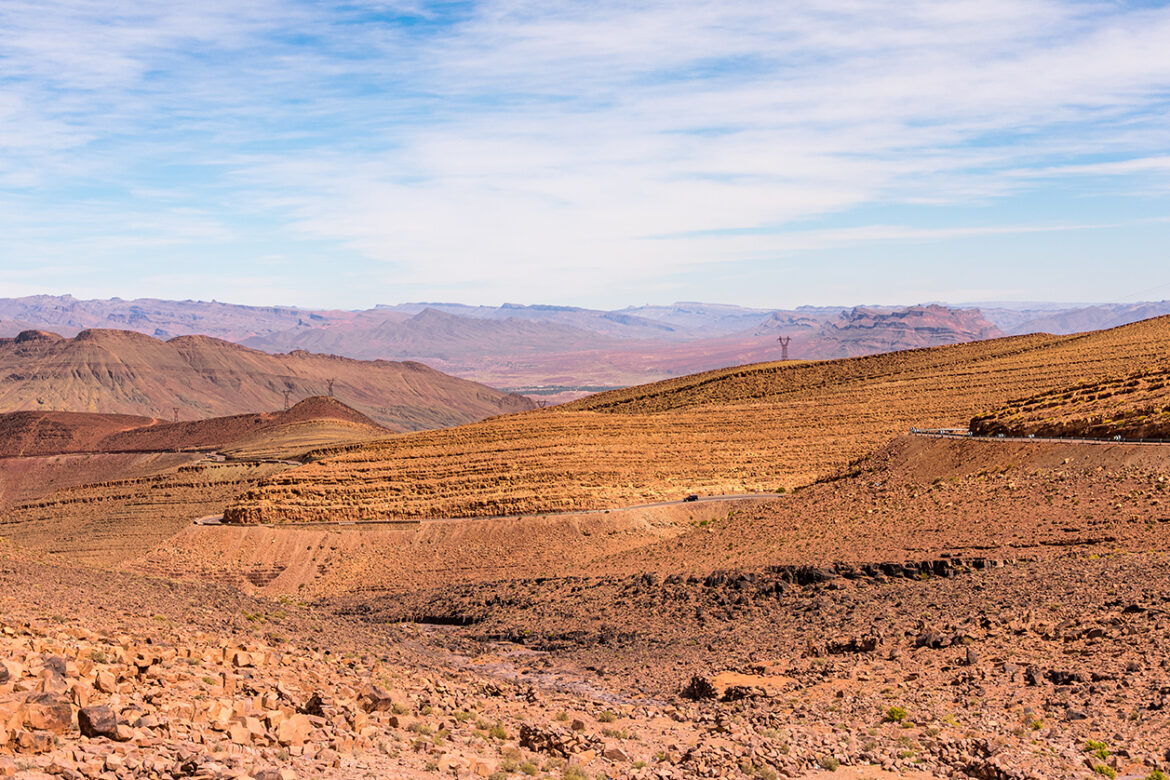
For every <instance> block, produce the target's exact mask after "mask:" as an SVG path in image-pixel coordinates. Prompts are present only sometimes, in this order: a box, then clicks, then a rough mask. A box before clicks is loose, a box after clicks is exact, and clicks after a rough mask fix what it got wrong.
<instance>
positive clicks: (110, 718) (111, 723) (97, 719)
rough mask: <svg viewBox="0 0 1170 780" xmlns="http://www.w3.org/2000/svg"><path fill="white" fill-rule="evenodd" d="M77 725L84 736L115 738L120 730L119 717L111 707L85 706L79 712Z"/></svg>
mask: <svg viewBox="0 0 1170 780" xmlns="http://www.w3.org/2000/svg"><path fill="white" fill-rule="evenodd" d="M77 726H78V727H79V728H80V729H81V734H82V736H85V737H105V738H106V739H114V737H115V736H116V735H117V731H118V719H117V717H115V716H114V711H113V710H111V709H110V708H109V707H105V706H96V707H83V708H82V709H80V710H78V712H77Z"/></svg>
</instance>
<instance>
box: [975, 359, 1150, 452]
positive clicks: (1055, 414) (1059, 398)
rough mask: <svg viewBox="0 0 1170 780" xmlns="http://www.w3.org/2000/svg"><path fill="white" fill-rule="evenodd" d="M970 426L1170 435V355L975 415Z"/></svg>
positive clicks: (1015, 432) (989, 432) (1012, 432)
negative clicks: (1158, 363) (1157, 364)
mask: <svg viewBox="0 0 1170 780" xmlns="http://www.w3.org/2000/svg"><path fill="white" fill-rule="evenodd" d="M971 430H972V431H973V432H974V433H976V434H980V435H984V436H994V435H997V434H1005V435H1008V436H1028V435H1034V436H1062V437H1068V436H1085V437H1089V438H1111V437H1114V436H1121V437H1122V438H1125V439H1170V358H1168V359H1167V362H1166V363H1164V364H1163V366H1162V367H1161V368H1158V369H1153V370H1146V371H1139V372H1137V373H1134V374H1130V375H1127V376H1123V377H1119V378H1116V379H1109V380H1105V381H1099V382H1085V383H1082V384H1079V385H1076V386H1073V387H1064V388H1061V389H1058V390H1050V391H1048V392H1044V393H1038V394H1036V395H1033V396H1030V397H1028V398H1024V399H1022V400H1017V401H1013V402H1011V403H1009V404H1007V405H1006V406H1004V407H1003V408H1001V409H998V410H996V411H995V412H993V413H991V414H988V415H982V416H979V417H976V418H975V419H974V420H972V421H971Z"/></svg>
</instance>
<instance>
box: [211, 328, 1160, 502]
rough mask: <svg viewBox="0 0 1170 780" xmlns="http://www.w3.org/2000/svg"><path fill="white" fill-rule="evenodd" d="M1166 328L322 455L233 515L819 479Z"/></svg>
mask: <svg viewBox="0 0 1170 780" xmlns="http://www.w3.org/2000/svg"><path fill="white" fill-rule="evenodd" d="M1167 343H1170V319H1168V318H1161V319H1156V320H1148V321H1145V322H1141V323H1136V324H1134V325H1128V326H1125V327H1122V328H1117V329H1114V330H1111V331H1102V332H1095V333H1089V334H1082V335H1076V336H1021V337H1013V338H1004V339H996V340H992V341H984V342H976V343H970V344H960V345H955V346H949V347H938V348H931V349H923V350H912V351H908V352H897V353H890V354H883V355H875V356H871V357H863V358H853V359H847V360H837V361H827V362H811V363H764V364H758V365H750V366H740V367H736V368H730V369H723V370H720V371H713V372H709V373H707V374H699V375H695V376H690V377H684V378H680V379H677V380H670V381H666V382H660V383H656V384H652V385H645V386H641V387H636V388H630V389H627V390H619V391H612V392H608V393H601V394H598V395H595V396H590V397H589V398H586V399H582V400H581V401H578V402H575V403H573V404H569V405H567V406H564V407H559V408H555V409H551V408H550V409H545V410H540V411H536V412H531V413H528V414H524V415H513V416H508V417H502V418H498V419H493V420H489V421H486V422H483V423H479V424H476V425H470V426H463V427H460V428H456V429H453V430H448V431H441V432H426V433H419V434H411V435H406V436H397V437H392V438H390V439H387V440H385V441H383V442H379V443H377V444H372V445H368V446H357V447H352V448H346V449H342V450H335V451H323V452H321V453H319V457H318V459H317V460H316V461H315V462H313V463H309V464H307V465H305V466H303V467H300V468H298V469H295V470H292V471H289V472H287V473H284V474H281V475H278V476H276V477H274V478H272V479H270V480H267V481H265V482H263V483H262V484H261V485H260V486H259V487H257V488H255V489H254V490H251V491H249V492H248V493H247V494H245V495H244V496H243V497H242V498H241V499H240V500H238V501H236V502H235V503H234V504H233V505H232V506H231V507H230V508H229V510H228V512H227V515H226V516H227V518H228V519H230V520H232V521H235V522H298V521H305V520H360V519H379V518H397V517H405V518H409V517H444V516H467V515H479V516H490V515H504V514H515V513H534V512H549V511H566V510H576V509H586V508H606V507H612V506H620V505H625V504H632V503H638V502H643V501H652V500H658V499H671V498H681V497H682V496H683V495H685V494H687V493H691V492H695V493H702V494H733V493H740V492H745V491H746V492H771V491H774V490H777V489H780V488H792V487H796V486H798V485H801V484H805V483H808V482H811V481H813V480H814V479H816V478H817V477H819V476H824V475H826V474H828V473H831V472H833V471H834V470H836V469H838V468H840V467H841V466H842V465H844V464H845V463H847V462H848V461H849V460H851V459H853V458H856V457H859V456H861V455H863V454H865V453H867V452H869V451H871V450H873V449H874V448H876V447H878V446H881V445H882V444H883V443H885V442H886V441H888V440H889V439H890V438H891V437H893V436H895V435H897V434H899V433H902V432H904V431H906V430H908V429H909V428H911V427H915V426H916V427H931V426H939V427H953V426H964V425H966V423H967V421H968V420H970V419H971V418H972V417H973V416H975V415H977V414H980V413H981V412H985V411H987V410H989V409H994V408H997V407H999V406H1002V405H1003V404H1004V403H1005V402H1007V400H1008V399H1010V398H1014V397H1018V396H1019V395H1020V394H1021V393H1028V392H1036V391H1040V390H1044V389H1048V388H1051V387H1054V386H1062V385H1068V384H1070V383H1073V382H1077V381H1081V382H1083V381H1090V380H1103V379H1107V378H1109V377H1113V376H1119V375H1126V374H1129V373H1132V372H1135V371H1139V370H1144V369H1146V368H1147V367H1149V366H1151V365H1154V364H1156V363H1158V362H1159V361H1161V360H1163V359H1164V357H1163V356H1164V354H1165V347H1166V344H1167Z"/></svg>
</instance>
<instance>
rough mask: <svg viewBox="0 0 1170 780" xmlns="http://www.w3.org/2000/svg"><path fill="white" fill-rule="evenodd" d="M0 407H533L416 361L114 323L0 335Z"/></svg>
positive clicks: (467, 416)
mask: <svg viewBox="0 0 1170 780" xmlns="http://www.w3.org/2000/svg"><path fill="white" fill-rule="evenodd" d="M0 376H3V377H4V382H3V384H0V410H3V411H18V410H19V411H26V410H36V411H49V410H60V411H73V412H82V411H84V412H102V413H107V414H128V415H141V416H147V417H156V418H160V419H166V420H171V419H173V418H174V417H176V416H177V417H178V418H179V419H183V420H191V419H202V418H206V417H219V416H226V415H232V414H241V413H250V412H253V411H255V410H256V409H277V408H281V407H282V406H283V405H284V404H285V402H286V393H287V396H288V398H289V399H291V400H292V401H294V402H295V401H298V400H301V399H304V398H307V397H310V396H319V395H327V394H329V383H330V381H331V380H332V381H333V383H334V386H333V394H334V395H335V396H336V397H337V398H338V399H340V400H342V401H344V402H345V403H346V404H348V405H349V406H352V407H353V408H355V409H357V410H359V411H360V412H362V413H363V414H365V415H367V416H369V417H370V418H372V419H374V420H375V421H376V422H377V423H378V424H380V425H383V426H386V427H389V428H393V429H396V430H420V429H425V428H438V427H443V426H448V425H458V424H460V423H466V422H472V421H475V420H481V419H483V418H485V417H490V416H493V415H497V414H504V413H507V412H514V411H522V410H524V409H529V408H532V406H533V404H532V402H530V401H528V400H527V399H524V398H521V397H519V396H514V395H509V394H506V393H502V392H500V391H498V390H493V389H492V388H490V387H486V386H484V385H480V384H476V383H474V382H470V381H467V380H464V379H457V378H455V377H451V376H447V375H446V374H442V373H440V372H438V371H435V370H434V369H431V368H428V367H427V366H424V365H421V364H419V363H392V362H387V361H359V360H352V359H348V358H339V357H335V356H332V355H315V354H310V353H307V352H293V353H290V354H286V355H269V354H267V353H264V352H260V351H257V350H254V349H249V348H247V347H242V346H239V345H238V344H232V343H229V342H226V341H220V340H218V339H213V338H207V337H203V336H180V337H177V338H174V339H171V340H170V341H159V340H158V339H154V338H151V337H149V336H144V335H142V334H140V333H134V332H131V331H118V330H86V331H82V332H81V333H79V334H78V335H77V336H76V337H74V338H70V339H67V338H62V337H61V336H58V335H56V334H53V333H45V332H41V331H26V332H24V333H21V334H20V335H19V336H17V337H16V338H14V339H0Z"/></svg>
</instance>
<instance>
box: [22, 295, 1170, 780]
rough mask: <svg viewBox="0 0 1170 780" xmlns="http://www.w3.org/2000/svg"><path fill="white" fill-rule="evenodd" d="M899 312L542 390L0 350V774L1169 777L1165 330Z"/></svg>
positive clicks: (150, 349)
mask: <svg viewBox="0 0 1170 780" xmlns="http://www.w3.org/2000/svg"><path fill="white" fill-rule="evenodd" d="M427 311H434V310H430V309H428V310H427ZM905 311H908V312H910V314H909V315H907V314H899V313H897V312H893V313H891V312H887V313H885V314H882V313H874V314H867V315H865V316H867V317H870V318H871V323H870V325H869V326H867V328H868V332H869V333H870V336H869V338H870V339H871V341H870V342H868V346H864V345H863V346H857V347H850V348H848V349H846V348H845V347H840V348H841V349H845V354H843V355H841V356H839V357H834V358H830V359H816V358H815V356H814V355H809V354H803V355H802V354H798V353H794V354H793V356H792V358H793V359H790V360H777V359H775V357H776V356H775V355H769V356H768V357H769V358H770V360H768V361H766V362H754V363H735V364H728V365H727V366H726V367H721V368H715V369H712V370H704V371H701V372H699V373H691V374H683V375H679V376H673V377H672V378H668V379H663V380H661V381H657V382H652V383H648V384H638V385H632V386H627V387H622V388H619V389H612V390H608V391H605V392H598V393H593V394H588V395H585V396H584V397H580V398H578V399H577V400H573V401H571V402H569V403H564V404H559V405H547V403H541V402H540V400H541V399H540V396H533V397H525V396H523V395H517V394H508V393H505V392H501V391H499V390H495V389H492V388H491V387H489V386H487V385H484V384H477V383H476V382H474V381H472V380H470V379H463V378H455V377H452V376H449V375H447V374H444V373H440V371H438V370H435V369H433V368H428V367H426V366H424V365H421V364H419V363H413V362H392V361H389V360H385V359H377V360H365V359H363V358H361V357H337V356H333V355H329V354H321V353H316V352H308V351H301V350H294V351H291V352H280V353H268V352H263V351H259V350H257V349H255V348H253V347H249V346H242V345H239V344H235V343H232V342H231V341H225V340H220V339H221V338H223V337H228V336H230V337H231V338H233V339H237V340H240V341H245V342H247V341H248V340H249V339H252V338H253V337H254V336H253V335H249V334H253V333H254V328H252V327H251V326H250V325H247V326H245V325H239V324H238V323H235V322H234V321H231V320H225V324H227V325H229V326H230V327H238V329H237V330H236V331H233V332H231V333H227V332H220V333H219V334H218V335H217V336H206V335H193V334H182V335H178V336H170V337H169V338H168V339H166V340H163V339H160V338H158V337H156V336H152V335H146V334H141V333H136V332H131V331H126V330H111V329H95V328H92V327H89V328H85V329H81V330H79V331H77V332H75V333H70V332H69V329H62V330H65V331H66V333H54V332H51V331H49V330H47V329H46V328H48V327H49V324H50V323H45V322H38V323H36V324H37V325H38V326H39V327H40V329H28V330H24V331H20V332H18V333H15V334H13V335H12V336H11V337H10V338H6V339H2V340H0V366H2V368H3V374H4V377H3V381H2V384H0V404H2V408H3V414H0V583H2V588H0V776H20V777H44V776H53V777H62V778H131V777H157V778H178V777H193V778H246V777H251V778H256V779H257V780H261V779H263V780H269V779H271V778H278V777H279V778H294V777H295V778H302V777H303V778H313V777H322V778H327V777H331V778H350V777H424V776H437V775H438V776H448V777H461V778H475V777H484V778H493V779H495V780H501V779H502V778H508V777H513V778H523V777H529V776H531V777H553V778H570V779H571V780H579V779H580V778H585V777H590V778H647V779H648V778H685V777H744V778H765V779H767V778H776V777H829V776H832V777H842V778H886V777H891V778H892V777H895V776H898V777H910V778H946V777H957V778H962V777H972V778H985V779H988V780H992V779H993V780H1001V779H1006V778H1076V777H1092V776H1106V777H1111V778H1112V777H1123V778H1142V779H1143V780H1145V778H1155V779H1156V778H1160V777H1164V775H1162V774H1159V772H1162V771H1166V770H1167V768H1168V767H1170V715H1168V713H1170V592H1168V591H1167V589H1166V582H1167V581H1168V579H1167V578H1168V577H1170V557H1168V556H1170V352H1168V347H1170V317H1155V318H1151V319H1144V320H1139V321H1136V322H1132V323H1128V324H1122V325H1120V326H1117V327H1112V328H1107V329H1099V330H1087V331H1084V332H1075V333H1043V332H1030V331H1031V328H1024V329H1023V330H1024V331H1028V332H1025V333H1021V334H1020V335H1010V336H1008V335H1003V331H1002V330H1000V329H999V328H994V329H993V330H989V329H988V328H987V327H986V326H983V325H976V324H975V323H976V322H977V321H978V322H986V320H985V319H984V318H983V317H982V315H980V314H979V313H978V312H974V313H967V314H963V315H961V317H960V318H959V320H956V319H954V318H953V317H952V318H951V319H950V320H948V321H949V322H951V324H952V325H954V326H955V327H958V326H957V325H955V323H959V322H961V321H964V320H965V322H966V325H964V326H963V327H967V328H968V330H967V331H966V334H967V335H964V336H961V337H960V336H956V335H955V333H956V331H955V330H954V329H952V330H949V331H947V332H946V333H943V332H942V331H940V329H939V328H940V324H939V322H940V320H941V319H946V318H947V317H951V315H949V314H947V313H946V312H947V311H949V310H945V309H941V308H939V309H937V310H935V311H931V310H930V309H929V308H928V307H920V308H919V309H917V310H914V309H908V310H905ZM724 314H726V312H724ZM891 315H892V316H893V318H894V319H895V320H897V321H899V322H902V323H905V320H906V317H907V316H909V317H910V318H911V319H913V318H914V317H924V316H925V317H927V318H933V321H931V322H930V323H929V324H928V325H926V326H924V327H925V328H926V329H925V330H924V327H917V328H916V327H915V326H913V325H905V324H903V325H898V326H896V327H894V326H892V325H891V322H892V320H891V319H890V316H891ZM280 316H282V317H283V316H284V315H283V314H281V315H280ZM322 316H323V315H322ZM411 316H422V315H411ZM427 316H434V317H438V315H437V314H434V315H427ZM444 316H446V315H444ZM575 316H581V317H584V316H585V315H582V314H578V315H575ZM588 316H593V315H588ZM752 316H755V314H753V315H752ZM767 316H768V317H774V316H776V315H774V314H769V315H767ZM834 316H836V315H834ZM850 316H851V317H852V318H853V320H852V321H854V322H855V324H856V320H857V318H858V317H859V316H861V315H859V314H858V313H857V312H856V311H854V313H853V314H852V315H850ZM883 317H884V318H886V319H885V321H884V323H883V322H880V320H881V319H882V318H883ZM873 318H876V320H874V319H873ZM359 319H360V317H359ZM394 321H395V320H393V319H389V320H387V322H394ZM403 321H408V320H403ZM489 321H490V320H489ZM502 321H503V322H505V323H507V326H508V327H509V328H512V329H513V330H512V331H510V333H511V334H512V335H508V336H507V338H505V335H504V334H503V333H501V332H494V333H495V337H494V338H496V341H495V344H496V346H495V349H496V350H497V352H501V353H502V352H503V351H504V349H505V347H507V348H508V349H510V350H511V351H512V354H515V355H520V354H523V353H525V352H528V353H532V354H535V351H537V348H536V346H534V345H533V343H532V342H526V341H525V339H526V338H528V337H527V336H525V335H523V333H524V331H523V328H520V329H519V332H520V334H521V335H519V336H517V335H515V333H516V328H518V320H517V318H510V319H505V320H502ZM285 324H287V323H285ZM271 327H273V328H276V327H277V325H273V326H271ZM339 327H341V326H339ZM344 327H356V326H355V325H352V323H351V324H348V325H345V326H344ZM535 327H536V329H537V330H536V331H534V332H535V333H537V334H538V335H539V333H540V331H541V329H543V328H546V327H547V328H551V330H550V333H551V335H550V336H549V338H550V339H551V342H554V343H547V344H544V345H543V346H542V347H541V348H540V350H539V355H537V357H535V358H531V360H532V361H533V362H534V363H540V362H541V361H550V360H554V359H555V360H560V359H561V358H560V357H556V356H557V355H560V354H561V353H560V352H558V350H559V349H560V346H559V345H558V344H556V343H555V340H556V333H557V331H556V326H555V323H554V324H549V323H546V322H544V321H540V323H539V324H538V325H537V326H535ZM564 327H565V328H571V327H578V326H577V325H565V326H564ZM736 327H738V326H736ZM815 327H818V328H820V327H821V326H819V325H818V326H815ZM875 327H876V328H877V329H879V330H880V329H883V328H884V329H885V330H884V333H885V335H884V336H882V337H881V338H882V339H887V340H888V339H891V338H893V339H910V342H909V343H904V342H899V341H896V340H895V341H894V342H889V341H886V342H882V341H880V340H879V341H873V340H872V339H873V338H875V333H876V332H877V331H875ZM948 327H950V326H948ZM972 328H974V329H973V330H972ZM841 329H842V328H841V327H838V328H837V330H838V331H840V330H841ZM1054 330H1058V329H1054ZM820 332H821V334H822V338H823V337H824V334H825V331H824V329H823V328H822V330H821V331H820ZM931 338H933V339H935V341H933V342H932V341H929V340H928V341H927V342H926V343H922V341H920V339H931ZM509 339H510V340H509ZM715 340H718V338H716V339H715ZM772 341H773V336H769V337H768V342H769V344H771V342H772ZM681 343H682V345H683V348H680V350H681V351H679V352H676V353H673V354H674V357H675V358H677V359H679V360H681V361H682V362H675V363H672V364H671V368H670V370H669V372H668V373H671V374H676V373H682V371H683V369H682V368H680V366H685V365H687V363H686V360H689V358H688V357H686V354H697V353H699V352H701V351H702V350H703V349H706V348H708V347H709V346H710V344H711V343H713V342H712V341H711V340H707V341H704V340H702V339H700V340H699V341H697V342H696V341H690V342H681ZM761 343H762V342H761ZM794 343H795V341H794ZM822 343H827V342H822ZM851 343H853V344H859V343H861V342H859V341H857V340H856V339H854V340H853V341H852V342H851ZM696 345H698V346H696ZM286 346H292V345H291V344H285V343H282V344H281V348H283V347H286ZM884 347H892V348H893V349H892V350H891V349H887V348H884ZM623 349H624V348H623ZM761 349H762V347H761ZM769 349H773V350H774V347H769ZM688 350H690V352H688ZM851 350H855V351H851ZM684 353H686V354H684ZM664 354H665V353H664ZM753 354H754V353H753ZM550 355H551V356H554V357H549V356H550ZM680 355H682V357H681V358H680V357H679V356H680ZM761 355H762V353H761ZM852 355H856V356H852ZM646 365H648V364H646ZM607 381H612V379H611V380H607ZM534 398H535V399H536V400H533V399H534ZM546 400H547V399H546Z"/></svg>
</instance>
